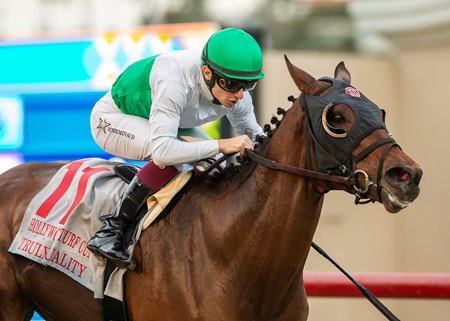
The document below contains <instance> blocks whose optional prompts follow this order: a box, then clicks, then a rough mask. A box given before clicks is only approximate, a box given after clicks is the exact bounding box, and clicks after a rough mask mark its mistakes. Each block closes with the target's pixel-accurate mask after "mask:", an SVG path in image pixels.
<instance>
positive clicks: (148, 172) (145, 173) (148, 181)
mask: <svg viewBox="0 0 450 321" xmlns="http://www.w3.org/2000/svg"><path fill="white" fill-rule="evenodd" d="M178 173H179V172H178V170H177V169H176V168H175V167H174V166H166V167H164V168H160V167H158V166H157V165H156V164H155V163H153V161H151V162H150V163H148V164H147V165H145V166H144V167H142V168H141V169H140V170H139V172H137V174H136V176H137V177H139V178H140V180H141V181H142V182H143V183H144V184H145V185H146V186H147V187H148V188H150V189H151V190H152V191H153V192H157V191H159V190H160V189H161V187H163V186H164V185H166V184H167V183H168V182H169V181H170V180H171V179H172V178H174V177H175V176H176V175H177V174H178Z"/></svg>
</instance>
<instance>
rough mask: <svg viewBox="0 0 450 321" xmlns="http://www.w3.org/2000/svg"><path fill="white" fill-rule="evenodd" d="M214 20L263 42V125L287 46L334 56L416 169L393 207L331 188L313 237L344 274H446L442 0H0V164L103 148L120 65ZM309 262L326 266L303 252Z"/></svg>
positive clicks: (438, 303) (424, 304) (192, 42)
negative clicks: (105, 106) (100, 114)
mask: <svg viewBox="0 0 450 321" xmlns="http://www.w3.org/2000/svg"><path fill="white" fill-rule="evenodd" d="M222 27H240V28H243V29H245V30H246V31H248V32H249V33H251V34H252V35H253V36H254V37H255V38H256V39H257V40H258V42H259V43H260V45H261V46H262V48H263V52H264V72H265V74H266V78H265V79H263V80H262V81H260V84H259V85H258V86H257V89H256V90H255V91H254V92H253V93H252V95H253V97H254V100H255V107H256V112H257V116H258V119H259V121H260V123H261V124H264V123H266V122H268V120H269V119H270V117H271V116H272V114H273V113H275V110H276V108H277V107H283V108H288V107H289V106H290V104H289V103H288V101H287V99H286V98H287V97H288V96H289V95H298V94H299V92H298V89H297V88H296V87H295V85H294V84H293V82H292V80H291V78H290V76H289V74H288V72H287V70H286V66H285V63H284V58H283V55H284V54H287V55H288V57H289V59H290V60H291V62H293V63H294V64H295V65H297V66H298V67H300V68H302V69H304V70H305V71H307V72H309V73H310V74H312V75H313V76H315V77H320V76H330V75H332V73H333V70H334V67H335V66H336V65H337V63H339V62H340V61H341V60H343V61H345V63H346V66H347V68H348V69H349V70H350V72H351V74H352V84H353V85H355V86H356V87H358V88H359V89H360V90H361V91H362V92H364V93H365V94H366V95H367V96H368V97H370V98H371V99H372V100H373V101H374V102H375V103H377V104H378V105H379V106H380V107H382V108H384V109H385V110H386V111H387V125H388V128H389V129H390V131H391V133H392V134H393V136H394V137H395V138H396V139H397V141H398V142H399V144H400V145H401V146H402V148H403V150H404V151H406V152H407V153H408V154H409V155H411V156H412V157H413V158H414V159H415V160H416V161H417V162H418V163H419V164H420V165H421V167H422V168H423V170H424V177H423V180H422V183H421V188H422V193H421V195H420V196H419V198H418V199H417V200H416V201H415V203H413V204H412V205H411V206H410V207H409V208H407V209H405V210H403V211H402V212H400V213H399V214H388V213H387V212H385V210H384V208H383V207H382V205H380V204H370V205H358V206H355V205H354V204H353V197H352V196H351V195H347V194H345V193H342V192H330V193H329V194H327V196H326V199H325V205H324V209H323V212H322V218H321V222H320V224H319V227H318V230H317V233H316V236H315V241H316V242H317V243H318V244H319V245H321V246H322V247H323V248H324V249H325V250H327V251H328V252H329V254H330V255H331V256H332V257H333V258H335V259H336V260H337V261H338V262H340V263H341V264H342V265H343V266H344V268H346V269H347V270H348V271H349V272H449V271H450V254H449V253H450V251H449V249H448V248H449V245H450V217H449V216H450V206H449V204H448V202H447V201H448V200H449V198H450V192H449V189H448V187H446V186H447V185H446V184H447V182H449V181H450V174H449V171H448V170H447V167H448V164H449V163H450V151H449V143H448V141H449V138H450V135H449V133H448V127H449V126H448V122H449V119H450V107H449V106H448V104H449V102H450V81H449V77H448V75H450V1H449V0H353V1H350V0H348V1H345V0H335V1H332V0H328V1H315V0H246V1H242V0H21V1H10V0H0V172H3V171H5V170H7V169H8V168H10V167H12V166H15V165H17V164H20V163H23V162H30V161H51V160H61V159H65V160H71V159H78V158H83V157H103V158H111V155H107V154H105V153H104V152H103V151H102V150H101V149H100V148H98V147H97V146H96V144H95V143H94V141H93V139H92V138H91V134H90V129H89V114H90V110H91V108H92V106H93V105H94V104H95V102H96V100H97V99H99V98H100V97H101V96H102V95H103V94H104V93H105V92H106V90H108V88H109V86H110V85H111V84H112V82H113V81H114V79H115V78H116V77H117V76H118V74H119V73H120V72H121V71H122V70H123V69H124V68H125V67H126V66H127V65H129V64H130V63H132V62H134V61H136V60H138V59H140V58H143V57H146V56H148V55H151V54H155V53H159V52H163V51H166V50H176V49H184V48H193V47H198V48H201V47H202V46H203V44H204V42H205V41H206V40H207V39H208V37H209V36H210V35H211V34H212V33H213V32H214V31H216V30H218V29H220V28H222ZM224 128H226V124H223V123H219V124H213V125H211V128H209V129H210V130H212V132H214V131H215V132H216V134H219V133H221V134H222V135H227V134H229V133H227V132H226V131H225V130H224ZM307 271H335V269H334V268H333V267H332V266H331V264H329V263H328V262H326V261H325V260H324V259H323V258H322V257H320V256H319V255H318V254H316V253H315V252H311V254H310V256H309V258H308V262H307ZM309 301H310V318H309V320H311V321H329V320H333V321H353V320H385V318H384V317H383V316H382V315H381V314H380V313H378V311H377V310H376V309H375V308H374V307H372V305H370V303H368V302H367V301H366V300H363V299H359V298H310V299H309ZM382 301H383V302H384V303H385V304H386V305H387V306H388V307H389V308H390V309H391V310H392V311H393V312H394V313H395V314H396V315H397V316H398V317H399V318H400V319H401V320H409V321H423V320H426V321H447V320H449V315H450V302H448V301H445V300H431V299H427V300H419V299H382ZM36 318H37V317H36Z"/></svg>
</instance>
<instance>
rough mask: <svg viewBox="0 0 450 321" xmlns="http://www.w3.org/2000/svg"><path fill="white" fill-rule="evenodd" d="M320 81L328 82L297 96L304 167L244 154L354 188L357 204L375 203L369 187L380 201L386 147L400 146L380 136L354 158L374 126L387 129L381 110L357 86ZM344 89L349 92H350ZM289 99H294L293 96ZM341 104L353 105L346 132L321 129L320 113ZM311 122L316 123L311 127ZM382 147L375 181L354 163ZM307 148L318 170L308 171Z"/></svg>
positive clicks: (275, 167) (330, 183) (277, 167)
mask: <svg viewBox="0 0 450 321" xmlns="http://www.w3.org/2000/svg"><path fill="white" fill-rule="evenodd" d="M321 80H323V81H326V82H328V84H327V85H326V86H324V87H322V88H321V89H319V91H318V92H316V93H315V94H314V95H313V96H309V95H306V94H305V93H302V94H301V96H300V99H301V102H302V108H303V111H304V113H305V126H304V139H305V151H306V164H307V168H306V169H305V168H299V167H295V166H290V165H286V164H281V163H278V162H275V161H273V160H269V159H267V158H264V157H262V156H260V155H258V154H256V153H255V152H253V151H247V154H248V156H249V157H250V159H252V160H253V161H255V162H256V163H258V164H260V165H262V166H265V167H267V168H270V169H273V170H279V171H283V172H287V173H290V174H293V175H296V176H301V177H306V178H311V179H313V180H319V181H322V182H325V183H326V185H327V188H328V189H330V190H331V189H332V188H333V184H339V185H344V186H346V187H347V188H348V189H349V190H352V191H353V194H354V195H355V196H356V199H355V203H356V204H365V203H369V202H374V200H371V199H370V195H369V191H370V188H371V186H375V187H376V189H377V198H378V200H381V191H382V187H381V183H380V181H381V176H382V170H383V164H384V160H385V158H386V156H387V154H388V152H389V150H390V149H391V148H392V147H394V146H398V147H399V145H398V144H397V143H396V142H395V140H394V139H393V138H392V137H388V138H383V139H379V140H377V141H375V142H374V143H372V144H371V145H369V146H368V147H366V148H365V149H363V150H362V151H361V152H359V153H358V154H357V155H356V156H354V157H353V155H352V152H353V150H354V149H355V148H356V147H357V146H358V145H359V144H360V142H361V141H362V140H363V139H364V138H366V137H368V136H369V135H370V134H371V133H372V132H373V131H375V130H376V129H380V128H383V129H385V130H386V127H385V124H384V119H383V117H381V113H380V109H379V108H378V106H376V105H375V104H374V103H372V102H371V101H370V100H369V99H367V98H366V97H365V96H364V95H363V94H362V93H360V92H359V91H358V90H357V89H356V88H353V87H351V86H349V85H348V84H347V83H345V82H344V81H340V80H336V79H332V78H322V79H321ZM328 88H332V89H331V91H330V92H328V93H326V94H324V95H323V96H320V95H321V94H322V93H323V92H324V91H325V90H326V89H328ZM349 88H350V89H351V90H349ZM347 92H350V93H351V94H350V95H349V94H348V93H347ZM290 100H291V101H293V102H294V101H295V99H290ZM340 103H342V104H346V105H348V106H349V107H350V108H352V111H353V112H354V113H355V115H356V117H355V119H356V120H355V123H354V125H353V127H352V128H351V130H350V131H349V132H348V133H345V134H341V135H332V134H330V132H329V130H327V128H324V127H325V126H322V127H319V126H317V124H319V123H320V124H322V123H323V118H324V115H323V113H326V111H327V110H328V109H329V107H330V106H332V105H336V104H340ZM313 124H314V125H316V126H313ZM382 146H385V147H384V150H383V152H382V154H381V157H380V161H379V164H378V170H377V176H376V182H375V183H374V182H372V181H371V180H370V178H369V175H368V174H367V173H366V172H365V171H363V170H360V169H356V165H357V164H358V163H359V162H361V161H362V160H364V159H365V158H366V157H367V156H369V155H370V154H371V153H372V152H373V151H375V150H376V149H378V148H379V147H382ZM310 147H312V151H313V155H314V158H315V163H316V164H317V165H318V168H319V171H315V170H311V168H312V166H311V164H312V161H311V158H310V154H309V150H310ZM358 176H363V184H362V186H361V185H359V184H358Z"/></svg>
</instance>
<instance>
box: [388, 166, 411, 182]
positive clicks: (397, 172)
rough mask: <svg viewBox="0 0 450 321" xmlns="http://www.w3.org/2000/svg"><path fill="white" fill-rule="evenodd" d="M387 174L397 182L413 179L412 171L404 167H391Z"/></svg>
mask: <svg viewBox="0 0 450 321" xmlns="http://www.w3.org/2000/svg"><path fill="white" fill-rule="evenodd" d="M387 175H388V177H389V178H390V179H391V180H392V181H394V182H397V183H408V182H409V181H410V180H411V173H410V172H409V171H407V170H406V169H404V168H402V167H396V168H391V169H390V170H389V171H388V172H387Z"/></svg>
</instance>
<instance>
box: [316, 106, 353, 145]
mask: <svg viewBox="0 0 450 321" xmlns="http://www.w3.org/2000/svg"><path fill="white" fill-rule="evenodd" d="M346 122H347V120H346V119H345V117H344V115H343V114H342V113H340V112H339V111H337V110H334V108H333V104H332V103H330V104H328V105H327V106H326V107H325V110H324V111H323V114H322V125H323V128H324V129H325V131H326V132H327V133H328V134H329V135H331V136H332V137H335V138H344V137H347V132H346V130H345V129H344V125H346Z"/></svg>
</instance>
